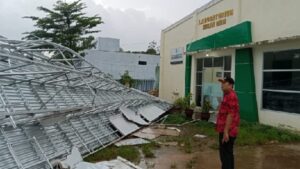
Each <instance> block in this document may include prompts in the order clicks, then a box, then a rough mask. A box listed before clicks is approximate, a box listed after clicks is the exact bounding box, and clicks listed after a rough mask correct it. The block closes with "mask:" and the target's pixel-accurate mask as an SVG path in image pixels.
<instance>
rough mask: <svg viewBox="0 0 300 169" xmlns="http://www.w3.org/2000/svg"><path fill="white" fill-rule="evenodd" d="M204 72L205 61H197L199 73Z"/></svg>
mask: <svg viewBox="0 0 300 169" xmlns="http://www.w3.org/2000/svg"><path fill="white" fill-rule="evenodd" d="M202 70H203V59H197V71H202Z"/></svg>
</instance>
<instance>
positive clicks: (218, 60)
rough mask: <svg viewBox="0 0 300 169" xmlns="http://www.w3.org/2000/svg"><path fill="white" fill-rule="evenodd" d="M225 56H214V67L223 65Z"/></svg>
mask: <svg viewBox="0 0 300 169" xmlns="http://www.w3.org/2000/svg"><path fill="white" fill-rule="evenodd" d="M223 60H224V58H223V57H216V58H214V67H223Z"/></svg>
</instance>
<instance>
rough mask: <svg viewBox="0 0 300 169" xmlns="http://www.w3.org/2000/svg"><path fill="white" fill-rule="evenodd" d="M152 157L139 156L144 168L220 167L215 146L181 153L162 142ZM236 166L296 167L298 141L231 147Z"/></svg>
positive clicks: (244, 168) (299, 156) (299, 157)
mask: <svg viewBox="0 0 300 169" xmlns="http://www.w3.org/2000/svg"><path fill="white" fill-rule="evenodd" d="M155 155H156V158H153V159H144V160H142V162H141V164H140V166H141V167H143V168H145V169H185V168H194V169H220V165H221V164H220V161H219V156H218V150H215V149H211V148H208V147H207V148H201V149H199V150H195V151H193V153H190V154H188V153H185V152H184V151H182V150H180V147H178V146H162V147H161V148H160V149H157V150H156V151H155ZM235 155H236V162H235V164H236V168H237V169H299V168H300V144H291V145H264V146H243V147H237V148H236V149H235Z"/></svg>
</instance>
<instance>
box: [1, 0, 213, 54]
mask: <svg viewBox="0 0 300 169" xmlns="http://www.w3.org/2000/svg"><path fill="white" fill-rule="evenodd" d="M83 1H84V2H85V3H86V4H87V6H88V8H87V10H86V13H88V14H89V15H94V14H98V15H99V16H101V17H102V18H103V20H104V22H105V24H102V25H100V26H99V27H98V29H100V30H101V32H100V33H98V34H96V35H95V36H103V37H114V38H119V39H121V45H122V47H123V48H124V49H125V50H145V49H146V48H147V45H148V42H150V41H152V40H156V41H158V42H159V39H160V32H161V30H162V29H164V28H165V27H167V26H168V25H170V24H171V23H172V22H175V21H176V20H178V19H180V18H181V17H184V16H185V15H187V14H188V13H190V12H192V11H193V10H194V9H196V8H197V7H199V6H201V5H202V4H203V3H205V2H207V1H209V0H201V1H200V0H186V1H182V0H151V1H148V0H83ZM187 1H189V3H187ZM54 2H55V0H0V25H1V26H0V35H3V36H6V37H8V38H10V39H20V38H21V37H22V36H23V35H22V33H23V32H26V31H31V30H33V29H34V27H33V24H34V23H33V22H32V21H30V20H27V19H23V18H22V17H23V16H31V15H36V16H40V15H42V13H40V12H39V11H37V10H36V7H37V6H45V7H48V8H51V7H52V5H53V4H54Z"/></svg>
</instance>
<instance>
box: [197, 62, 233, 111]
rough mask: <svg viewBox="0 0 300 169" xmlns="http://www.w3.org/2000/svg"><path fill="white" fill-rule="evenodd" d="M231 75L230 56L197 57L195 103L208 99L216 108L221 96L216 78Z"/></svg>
mask: <svg viewBox="0 0 300 169" xmlns="http://www.w3.org/2000/svg"><path fill="white" fill-rule="evenodd" d="M228 76H231V56H221V57H206V58H200V59H197V71H196V104H197V106H201V105H203V102H204V100H206V101H209V102H210V104H211V105H212V107H213V109H217V107H218V105H219V102H220V100H221V98H222V96H223V94H222V91H221V88H220V83H219V82H218V80H219V79H220V78H223V77H228Z"/></svg>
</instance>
